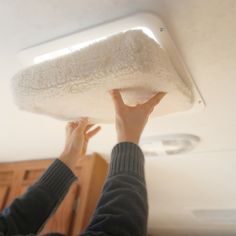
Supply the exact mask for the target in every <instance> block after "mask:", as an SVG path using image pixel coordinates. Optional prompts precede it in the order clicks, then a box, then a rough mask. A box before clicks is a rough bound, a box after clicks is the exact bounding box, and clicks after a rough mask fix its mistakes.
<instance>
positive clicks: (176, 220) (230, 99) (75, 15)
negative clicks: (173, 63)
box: [0, 0, 236, 236]
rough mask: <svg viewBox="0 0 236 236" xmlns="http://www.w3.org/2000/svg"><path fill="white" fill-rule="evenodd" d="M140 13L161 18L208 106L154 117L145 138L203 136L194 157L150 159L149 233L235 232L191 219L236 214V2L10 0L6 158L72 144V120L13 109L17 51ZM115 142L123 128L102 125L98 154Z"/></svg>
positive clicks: (2, 21) (4, 32) (2, 83)
mask: <svg viewBox="0 0 236 236" xmlns="http://www.w3.org/2000/svg"><path fill="white" fill-rule="evenodd" d="M140 10H150V11H152V12H155V13H158V14H159V16H161V18H162V19H163V21H164V22H165V24H166V25H167V28H168V30H169V33H170V35H171V36H172V38H173V39H174V41H175V42H176V45H177V47H178V49H179V50H180V52H181V54H182V56H183V58H184V60H185V62H186V64H187V66H188V68H189V70H190V72H191V74H192V76H193V78H194V80H195V82H196V84H197V86H198V88H199V90H200V92H201V94H202V96H203V98H204V99H205V102H206V108H205V110H204V111H201V112H190V113H188V112H186V113H180V114H176V115H171V116H167V117H162V118H156V119H153V120H151V121H150V122H149V124H148V126H147V128H146V130H145V132H144V135H143V136H149V135H159V134H171V133H191V134H194V135H198V136H199V137H200V138H201V143H200V145H199V146H198V147H197V148H196V149H195V150H194V152H193V153H190V154H187V155H179V156H169V157H159V158H156V159H153V158H147V159H146V174H147V183H148V190H149V205H150V217H149V228H150V232H152V235H160V236H162V235H163V236H164V235H182V236H184V235H186V236H187V235H191V236H193V235H204V236H208V235H211V234H212V235H224V236H227V235H236V223H235V224H232V222H231V223H230V222H228V223H227V222H226V221H222V222H210V221H209V222H208V221H205V220H203V219H197V218H195V217H194V216H193V215H192V213H191V211H192V210H196V209H218V208H219V209H236V188H235V186H234V182H235V180H236V171H234V170H235V169H236V145H235V144H236V111H235V105H234V99H236V95H235V91H236V79H235V77H236V64H235V62H236V41H235V38H236V28H235V22H236V1H235V0H208V1H205V0H176V1H174V0H163V1H161V0H156V1H155V0H145V1H144V0H134V1H132V0H100V1H97V0H87V1H82V0H81V1H78V0H77V1H76V0H74V1H73V0H61V1H59V0H58V1H57V0H41V1H36V0H35V1H32V0H24V1H22V0H15V1H13V0H12V1H4V0H1V1H0V28H1V33H0V52H1V54H0V76H1V79H0V106H1V123H0V130H1V132H0V143H1V146H0V161H12V160H23V159H38V158H48V157H55V156H57V155H58V154H59V153H60V152H61V150H62V148H63V145H64V126H65V123H64V122H61V121H57V120H54V119H51V118H48V117H44V116H38V115H34V114H28V113H26V112H22V111H19V110H18V109H17V108H16V107H15V106H14V104H13V101H12V97H11V94H10V89H9V80H10V78H11V76H12V75H13V74H14V73H16V72H17V71H18V70H19V69H20V64H19V62H18V60H17V57H16V54H17V52H19V51H20V50H22V49H23V48H26V47H30V46H32V45H36V44H39V43H42V42H45V41H47V40H51V39H54V38H57V37H60V36H65V35H67V34H70V33H73V32H76V31H78V30H81V29H84V28H87V27H90V26H92V25H96V24H101V23H103V22H106V21H110V20H112V19H115V18H119V17H122V16H126V15H129V14H131V13H134V12H137V11H140ZM115 141H116V139H115V129H114V126H113V125H103V127H102V131H101V133H100V134H99V135H98V136H97V137H96V138H95V139H94V140H93V141H92V142H91V145H90V146H89V150H90V151H97V152H101V153H104V154H105V155H106V156H108V155H109V153H110V151H111V148H112V146H113V145H114V144H115ZM235 222H236V219H235ZM158 233H159V234H158Z"/></svg>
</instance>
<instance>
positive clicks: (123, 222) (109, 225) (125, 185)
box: [82, 143, 148, 236]
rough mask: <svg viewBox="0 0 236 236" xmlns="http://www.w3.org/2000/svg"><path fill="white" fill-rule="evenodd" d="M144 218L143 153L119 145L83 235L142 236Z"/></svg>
mask: <svg viewBox="0 0 236 236" xmlns="http://www.w3.org/2000/svg"><path fill="white" fill-rule="evenodd" d="M147 216H148V205H147V192H146V184H145V178H144V157H143V153H142V151H141V149H140V148H139V147H138V146H137V145H135V144H133V143H120V144H118V145H116V146H115V147H114V149H113V151H112V160H111V164H110V170H109V174H108V177H107V181H106V183H105V185H104V188H103V192H102V196H101V198H100V200H99V203H98V206H97V209H96V211H95V213H94V216H93V219H92V221H91V224H90V225H89V226H88V228H87V229H86V231H85V233H84V234H82V235H83V236H85V235H112V236H120V235H122V236H129V235H135V236H144V235H146V231H147ZM102 232H103V233H102Z"/></svg>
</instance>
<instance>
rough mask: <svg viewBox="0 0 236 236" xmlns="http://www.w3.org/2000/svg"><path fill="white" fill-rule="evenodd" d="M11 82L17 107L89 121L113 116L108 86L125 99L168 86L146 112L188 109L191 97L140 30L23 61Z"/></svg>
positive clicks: (157, 113)
mask: <svg viewBox="0 0 236 236" xmlns="http://www.w3.org/2000/svg"><path fill="white" fill-rule="evenodd" d="M12 88H13V93H14V98H15V102H16V104H17V105H18V106H19V107H20V108H21V109H24V110H27V111H30V112H35V113H41V114H47V115H50V116H53V117H56V118H59V119H64V120H73V119H78V118H79V117H81V116H88V117H90V119H91V121H94V122H113V121H114V108H113V104H112V101H111V99H110V96H109V94H108V92H107V91H109V90H110V89H113V88H118V89H120V90H121V93H122V96H123V99H124V101H125V103H127V104H128V105H135V104H136V103H142V102H144V101H145V100H147V99H148V98H150V97H151V96H153V94H154V93H155V92H158V91H165V92H168V95H167V96H165V98H164V99H163V101H162V102H161V104H160V105H159V106H158V107H157V108H156V109H155V110H154V112H153V114H152V116H160V115H165V114H168V113H172V112H177V111H183V110H186V109H189V108H190V107H191V106H192V102H193V101H192V100H193V99H192V92H191V90H190V88H189V86H188V85H187V84H186V83H184V82H183V80H182V79H181V78H180V77H179V76H178V74H177V72H176V71H175V69H174V67H173V65H172V64H171V62H170V60H169V58H168V56H167V54H166V52H165V51H164V50H163V49H162V48H161V47H160V46H159V44H158V43H157V42H156V41H154V40H153V39H151V38H149V37H148V36H147V35H146V34H145V33H143V32H142V31H141V30H130V31H127V32H124V33H119V34H117V35H114V36H110V37H108V38H107V39H105V40H102V41H99V42H97V43H94V44H92V45H90V46H88V47H86V48H83V49H81V50H79V51H76V52H73V53H71V54H68V55H66V56H62V57H59V58H56V59H53V60H49V61H45V62H43V63H40V64H36V65H33V66H31V67H28V68H26V69H25V70H23V71H20V72H19V73H17V74H16V75H15V76H14V77H13V79H12Z"/></svg>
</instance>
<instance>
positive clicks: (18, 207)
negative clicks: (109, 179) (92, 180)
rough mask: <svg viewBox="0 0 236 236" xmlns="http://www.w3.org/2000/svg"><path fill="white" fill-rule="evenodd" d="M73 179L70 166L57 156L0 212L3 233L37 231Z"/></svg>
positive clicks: (0, 225)
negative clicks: (30, 184) (56, 158)
mask: <svg viewBox="0 0 236 236" xmlns="http://www.w3.org/2000/svg"><path fill="white" fill-rule="evenodd" d="M75 179H76V177H75V176H74V174H73V173H72V172H71V170H70V169H69V168H68V167H67V166H65V165H64V164H63V163H62V162H61V161H60V160H56V161H54V162H53V163H52V165H51V166H50V167H49V168H48V169H47V171H46V172H45V173H44V174H43V175H42V177H41V178H40V179H39V180H38V181H37V182H36V183H35V184H34V185H32V186H31V187H30V188H29V189H28V191H27V192H26V193H25V194H23V195H22V196H21V197H19V198H16V199H15V200H14V201H13V202H12V204H11V205H10V206H9V207H8V208H6V209H5V210H4V211H3V213H2V214H1V215H0V232H3V233H4V235H13V234H30V233H37V232H38V231H39V230H40V228H41V227H42V226H43V225H44V224H45V222H46V221H47V219H48V217H49V216H50V215H51V213H52V212H53V211H54V210H55V209H56V208H57V206H58V205H59V204H60V202H61V201H62V200H63V198H64V196H65V195H66V193H67V191H68V190H69V187H70V186H71V184H72V182H73V181H74V180H75Z"/></svg>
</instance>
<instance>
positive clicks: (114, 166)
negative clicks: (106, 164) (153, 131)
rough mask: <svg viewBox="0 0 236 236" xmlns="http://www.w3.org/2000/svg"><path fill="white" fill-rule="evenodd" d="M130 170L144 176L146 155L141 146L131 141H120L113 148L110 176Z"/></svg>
mask: <svg viewBox="0 0 236 236" xmlns="http://www.w3.org/2000/svg"><path fill="white" fill-rule="evenodd" d="M124 172H127V173H128V172H129V173H133V174H135V175H138V176H139V177H141V178H144V155H143V152H142V150H141V149H140V147H139V146H138V145H136V144H134V143H131V142H122V143H118V144H117V145H116V146H115V147H114V148H113V150H112V154H111V163H110V169H109V174H108V176H112V175H115V174H119V173H124Z"/></svg>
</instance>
